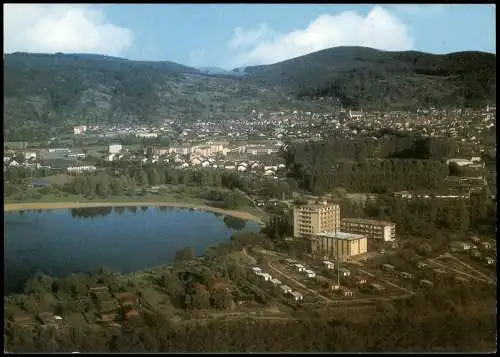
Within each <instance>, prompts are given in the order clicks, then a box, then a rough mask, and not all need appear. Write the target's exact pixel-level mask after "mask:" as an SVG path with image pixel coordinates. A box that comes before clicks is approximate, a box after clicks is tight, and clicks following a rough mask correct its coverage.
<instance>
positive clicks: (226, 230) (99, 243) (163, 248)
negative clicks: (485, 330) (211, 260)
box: [4, 206, 259, 294]
mask: <svg viewBox="0 0 500 357" xmlns="http://www.w3.org/2000/svg"><path fill="white" fill-rule="evenodd" d="M238 230H243V231H258V230H259V225H258V224H257V223H254V222H246V221H243V220H241V219H234V218H228V216H221V215H220V214H213V213H209V212H204V211H198V210H196V211H195V210H188V209H178V208H172V207H158V208H156V207H146V206H143V207H130V206H129V207H98V208H95V207H92V208H79V209H70V210H53V211H41V212H37V211H24V212H10V213H5V214H4V237H5V238H4V289H5V291H4V293H5V294H8V293H10V292H14V291H21V290H22V289H23V286H24V283H25V281H26V280H27V279H28V278H30V277H32V276H33V275H34V274H36V273H37V272H42V273H45V274H49V275H54V276H56V275H67V274H70V273H75V272H87V271H94V270H95V269H97V268H99V267H100V266H106V267H109V268H111V269H114V270H117V271H121V272H123V273H128V272H132V271H136V270H140V269H144V268H147V267H150V266H155V265H161V264H167V263H169V262H171V261H173V259H174V258H175V253H176V252H177V251H178V250H180V249H182V248H184V247H186V246H190V247H192V248H194V250H195V252H196V253H197V254H203V253H204V251H205V250H206V248H207V247H209V246H211V245H214V244H218V243H220V242H224V241H229V239H230V237H231V235H232V234H234V233H235V232H236V231H238Z"/></svg>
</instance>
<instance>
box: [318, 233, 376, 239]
mask: <svg viewBox="0 0 500 357" xmlns="http://www.w3.org/2000/svg"><path fill="white" fill-rule="evenodd" d="M316 235H317V236H322V237H328V238H333V239H343V240H354V239H361V238H366V236H364V235H362V234H354V233H347V232H321V233H317V234H316Z"/></svg>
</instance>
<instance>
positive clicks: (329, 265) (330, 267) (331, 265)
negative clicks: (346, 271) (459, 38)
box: [323, 260, 335, 269]
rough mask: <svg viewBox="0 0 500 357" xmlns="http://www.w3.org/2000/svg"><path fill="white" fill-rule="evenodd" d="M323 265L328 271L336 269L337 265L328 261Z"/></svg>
mask: <svg viewBox="0 0 500 357" xmlns="http://www.w3.org/2000/svg"><path fill="white" fill-rule="evenodd" d="M323 264H324V265H325V266H326V268H327V269H335V264H334V263H332V262H330V261H328V260H324V261H323Z"/></svg>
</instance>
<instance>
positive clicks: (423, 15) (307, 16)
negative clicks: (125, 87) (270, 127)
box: [4, 4, 496, 69]
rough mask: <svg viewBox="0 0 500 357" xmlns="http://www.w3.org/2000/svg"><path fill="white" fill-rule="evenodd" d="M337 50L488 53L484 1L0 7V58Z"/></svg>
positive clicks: (211, 59) (249, 60) (254, 56)
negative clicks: (0, 40)
mask: <svg viewBox="0 0 500 357" xmlns="http://www.w3.org/2000/svg"><path fill="white" fill-rule="evenodd" d="M340 45H360V46H368V47H374V48H378V49H383V50H419V51H424V52H431V53H449V52H456V51H468V50H476V51H486V52H492V53H496V16H495V7H494V5H373V4H372V5H316V4H312V5H305V4H296V5H292V4H279V5H278V4H273V5H264V4H259V5H251V4H245V5H236V4H235V5H229V4H225V5H217V4H206V5H202V4H198V5H194V4H190V5H181V4H167V5H163V4H150V5H139V4H130V5H128V4H127V5H125V4H121V5H113V4H109V5H84V4H72V5H52V4H51V5H46V4H29V5H28V4H8V5H4V53H11V52H15V51H26V52H47V53H53V52H69V53H75V52H76V53H99V54H108V55H114V56H120V57H126V58H130V59H138V60H153V61H160V60H168V61H174V62H178V63H182V64H185V65H189V66H198V67H199V66H219V67H222V68H226V69H230V68H234V67H238V66H246V65H255V64H269V63H274V62H279V61H282V60H286V59H289V58H293V57H297V56H301V55H304V54H307V53H310V52H315V51H319V50H321V49H324V48H330V47H335V46H340Z"/></svg>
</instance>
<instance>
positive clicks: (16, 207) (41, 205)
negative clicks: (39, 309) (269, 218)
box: [3, 201, 264, 225]
mask: <svg viewBox="0 0 500 357" xmlns="http://www.w3.org/2000/svg"><path fill="white" fill-rule="evenodd" d="M134 206H136V207H140V206H148V207H161V206H163V207H172V208H194V209H199V210H202V211H206V212H213V213H220V214H225V215H228V216H233V217H236V218H240V219H243V220H246V221H252V222H255V223H258V224H261V225H262V224H264V223H263V222H262V220H261V219H260V218H259V217H257V216H255V215H253V214H251V213H249V212H244V211H234V210H226V209H222V208H217V207H211V206H207V205H203V204H192V203H182V202H171V201H170V202H158V201H156V202H153V201H151V202H146V201H145V202H138V201H130V202H126V201H125V202H119V201H118V202H24V203H4V205H3V209H4V212H15V211H23V210H45V209H71V208H93V207H134Z"/></svg>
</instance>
